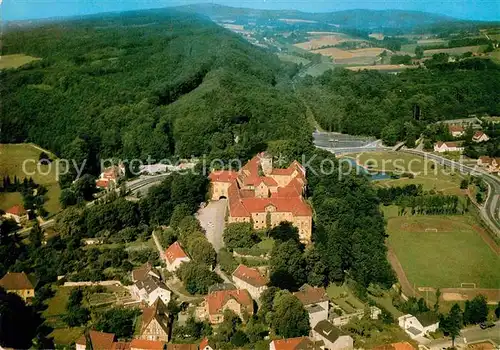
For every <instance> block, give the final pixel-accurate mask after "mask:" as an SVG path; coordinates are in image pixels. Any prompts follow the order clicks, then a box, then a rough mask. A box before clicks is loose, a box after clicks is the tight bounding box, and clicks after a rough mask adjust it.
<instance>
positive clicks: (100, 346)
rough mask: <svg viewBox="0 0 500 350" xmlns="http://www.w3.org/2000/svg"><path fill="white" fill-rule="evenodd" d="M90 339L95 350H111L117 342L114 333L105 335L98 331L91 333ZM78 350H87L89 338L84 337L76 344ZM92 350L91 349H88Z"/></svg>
mask: <svg viewBox="0 0 500 350" xmlns="http://www.w3.org/2000/svg"><path fill="white" fill-rule="evenodd" d="M88 337H89V338H90V341H91V342H92V344H91V345H92V349H93V350H109V349H111V348H112V347H113V343H114V341H115V335H114V334H113V333H103V332H97V331H89V334H88ZM75 345H76V350H85V349H87V337H85V335H82V336H81V337H80V338H78V339H77V341H76V342H75ZM88 348H89V349H90V347H88Z"/></svg>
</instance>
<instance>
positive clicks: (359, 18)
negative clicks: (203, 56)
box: [176, 4, 458, 30]
mask: <svg viewBox="0 0 500 350" xmlns="http://www.w3.org/2000/svg"><path fill="white" fill-rule="evenodd" d="M176 9H178V10H179V11H185V12H190V13H197V14H202V15H205V16H208V17H210V18H212V19H214V20H223V19H236V20H237V21H239V22H242V21H243V22H244V21H245V20H246V19H248V18H251V19H260V20H279V19H301V20H304V21H314V22H317V23H316V24H318V25H321V24H323V25H327V26H330V27H331V28H335V27H339V26H340V27H347V28H356V29H358V30H375V29H383V28H385V29H401V30H410V29H413V28H416V27H421V26H429V25H436V24H442V23H445V22H453V21H458V20H456V19H454V18H453V17H448V16H443V15H438V14H434V13H428V12H419V11H403V10H380V11H376V10H361V9H356V10H345V11H337V12H325V13H308V12H301V11H295V10H256V9H249V8H235V7H229V6H222V5H217V4H195V5H186V6H179V7H177V8H176Z"/></svg>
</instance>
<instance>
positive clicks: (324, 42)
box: [294, 32, 352, 50]
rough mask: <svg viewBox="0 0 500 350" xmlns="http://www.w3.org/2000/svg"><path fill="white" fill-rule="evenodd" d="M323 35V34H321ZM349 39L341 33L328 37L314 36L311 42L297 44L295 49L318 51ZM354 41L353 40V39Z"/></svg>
mask: <svg viewBox="0 0 500 350" xmlns="http://www.w3.org/2000/svg"><path fill="white" fill-rule="evenodd" d="M319 33H321V32H319ZM348 38H349V37H348V36H347V35H345V34H341V33H331V34H328V35H321V34H320V35H318V36H316V35H315V36H313V37H312V38H311V39H310V40H309V41H306V42H303V43H298V44H295V45H294V46H295V47H298V48H301V49H303V50H316V49H319V48H320V47H324V46H333V45H337V44H340V43H342V42H344V41H346V40H347V39H348ZM351 40H352V39H351Z"/></svg>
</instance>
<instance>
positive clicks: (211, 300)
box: [205, 289, 254, 324]
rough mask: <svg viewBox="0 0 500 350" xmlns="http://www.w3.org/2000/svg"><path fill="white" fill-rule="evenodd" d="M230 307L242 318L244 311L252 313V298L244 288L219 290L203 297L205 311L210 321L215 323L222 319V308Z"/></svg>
mask: <svg viewBox="0 0 500 350" xmlns="http://www.w3.org/2000/svg"><path fill="white" fill-rule="evenodd" d="M225 309H231V310H232V311H233V312H234V313H235V314H236V315H238V316H239V317H240V318H242V319H243V315H244V314H245V313H246V314H247V315H248V316H251V315H253V312H254V310H253V300H252V297H251V296H250V293H248V291H247V290H246V289H234V290H219V291H216V292H212V293H210V294H209V295H208V296H206V297H205V311H206V314H207V315H208V319H209V321H210V323H212V324H217V323H221V322H222V321H224V315H223V313H224V310H225Z"/></svg>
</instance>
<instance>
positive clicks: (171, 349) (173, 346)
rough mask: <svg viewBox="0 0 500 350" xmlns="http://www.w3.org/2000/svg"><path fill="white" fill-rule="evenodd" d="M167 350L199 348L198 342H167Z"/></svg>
mask: <svg viewBox="0 0 500 350" xmlns="http://www.w3.org/2000/svg"><path fill="white" fill-rule="evenodd" d="M167 350H198V345H196V344H167Z"/></svg>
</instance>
